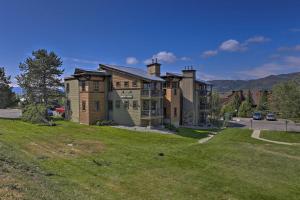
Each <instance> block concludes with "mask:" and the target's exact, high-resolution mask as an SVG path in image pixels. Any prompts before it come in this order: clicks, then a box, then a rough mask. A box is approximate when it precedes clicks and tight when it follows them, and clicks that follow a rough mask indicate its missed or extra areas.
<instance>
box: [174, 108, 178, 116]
mask: <svg viewBox="0 0 300 200" xmlns="http://www.w3.org/2000/svg"><path fill="white" fill-rule="evenodd" d="M174 117H177V108H174Z"/></svg>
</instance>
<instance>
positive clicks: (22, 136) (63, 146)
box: [0, 120, 300, 200]
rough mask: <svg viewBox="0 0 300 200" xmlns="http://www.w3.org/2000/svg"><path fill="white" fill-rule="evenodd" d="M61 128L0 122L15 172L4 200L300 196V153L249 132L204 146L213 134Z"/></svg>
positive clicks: (7, 162) (230, 132)
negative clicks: (17, 198) (9, 196)
mask: <svg viewBox="0 0 300 200" xmlns="http://www.w3.org/2000/svg"><path fill="white" fill-rule="evenodd" d="M58 123H59V126H56V127H46V126H36V125H32V124H28V123H24V122H21V121H13V120H0V144H1V146H0V152H1V153H0V161H1V162H3V163H2V164H1V165H0V170H2V171H3V169H5V168H6V169H7V170H4V173H1V176H2V175H3V176H5V177H7V179H8V180H10V179H11V182H10V184H12V186H13V187H10V186H9V185H5V184H3V183H1V182H0V195H1V189H2V190H5V191H9V193H11V194H12V195H15V196H21V197H24V198H27V199H172V200H173V199H272V200H273V199H289V200H293V199H298V197H299V195H300V182H299V177H298V176H296V174H299V173H300V167H299V166H300V153H299V152H300V151H299V150H300V149H299V147H286V146H282V145H275V144H274V145H273V144H266V143H263V142H261V141H257V140H254V139H251V138H250V135H251V132H250V131H249V130H241V129H226V130H225V131H223V132H222V133H220V134H218V135H217V136H215V137H214V138H213V139H212V140H210V141H209V142H208V143H205V144H198V143H197V141H198V139H199V138H202V137H203V136H205V135H207V132H206V131H193V130H190V129H181V130H180V132H179V134H178V135H161V134H155V133H151V134H150V133H139V132H132V131H128V130H120V129H115V128H110V127H95V126H84V125H79V124H75V123H71V122H58ZM162 154H163V156H162ZM1 162H0V163H1ZM15 166H19V167H15ZM24 171H26V173H24ZM27 173H29V175H28V174H27ZM15 185H17V187H14V186H15ZM45 188H48V189H45ZM13 198H14V197H13V196H12V199H13ZM0 199H1V196H0Z"/></svg>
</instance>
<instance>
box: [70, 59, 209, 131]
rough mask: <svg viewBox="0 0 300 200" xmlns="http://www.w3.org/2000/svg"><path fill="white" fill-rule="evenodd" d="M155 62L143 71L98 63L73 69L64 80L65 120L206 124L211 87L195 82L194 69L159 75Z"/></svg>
mask: <svg viewBox="0 0 300 200" xmlns="http://www.w3.org/2000/svg"><path fill="white" fill-rule="evenodd" d="M160 68H161V65H160V64H159V63H157V61H156V62H155V61H153V62H152V63H151V64H149V65H147V71H144V70H141V69H138V68H132V67H122V66H115V65H106V64H100V66H99V69H98V70H91V71H89V70H82V69H75V72H74V74H73V75H72V76H71V77H67V78H65V88H66V96H67V103H66V117H67V118H68V119H70V120H71V121H74V122H79V123H83V124H95V123H96V122H97V121H98V120H113V121H114V122H116V123H117V124H120V125H127V126H159V125H162V124H163V123H171V124H173V125H175V126H180V125H185V126H197V125H203V124H205V123H207V118H208V115H209V112H210V94H211V86H210V85H209V84H207V83H205V82H203V81H200V80H197V79H196V71H195V70H193V69H192V68H186V69H184V70H183V71H182V74H175V73H166V75H163V76H161V74H160Z"/></svg>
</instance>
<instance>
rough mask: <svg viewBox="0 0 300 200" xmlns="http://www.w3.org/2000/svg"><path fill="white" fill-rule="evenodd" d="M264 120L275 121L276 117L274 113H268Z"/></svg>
mask: <svg viewBox="0 0 300 200" xmlns="http://www.w3.org/2000/svg"><path fill="white" fill-rule="evenodd" d="M266 120H268V121H276V116H275V114H274V113H268V114H267V116H266Z"/></svg>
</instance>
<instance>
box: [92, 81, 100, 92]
mask: <svg viewBox="0 0 300 200" xmlns="http://www.w3.org/2000/svg"><path fill="white" fill-rule="evenodd" d="M99 84H100V81H93V86H94V91H99Z"/></svg>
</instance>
